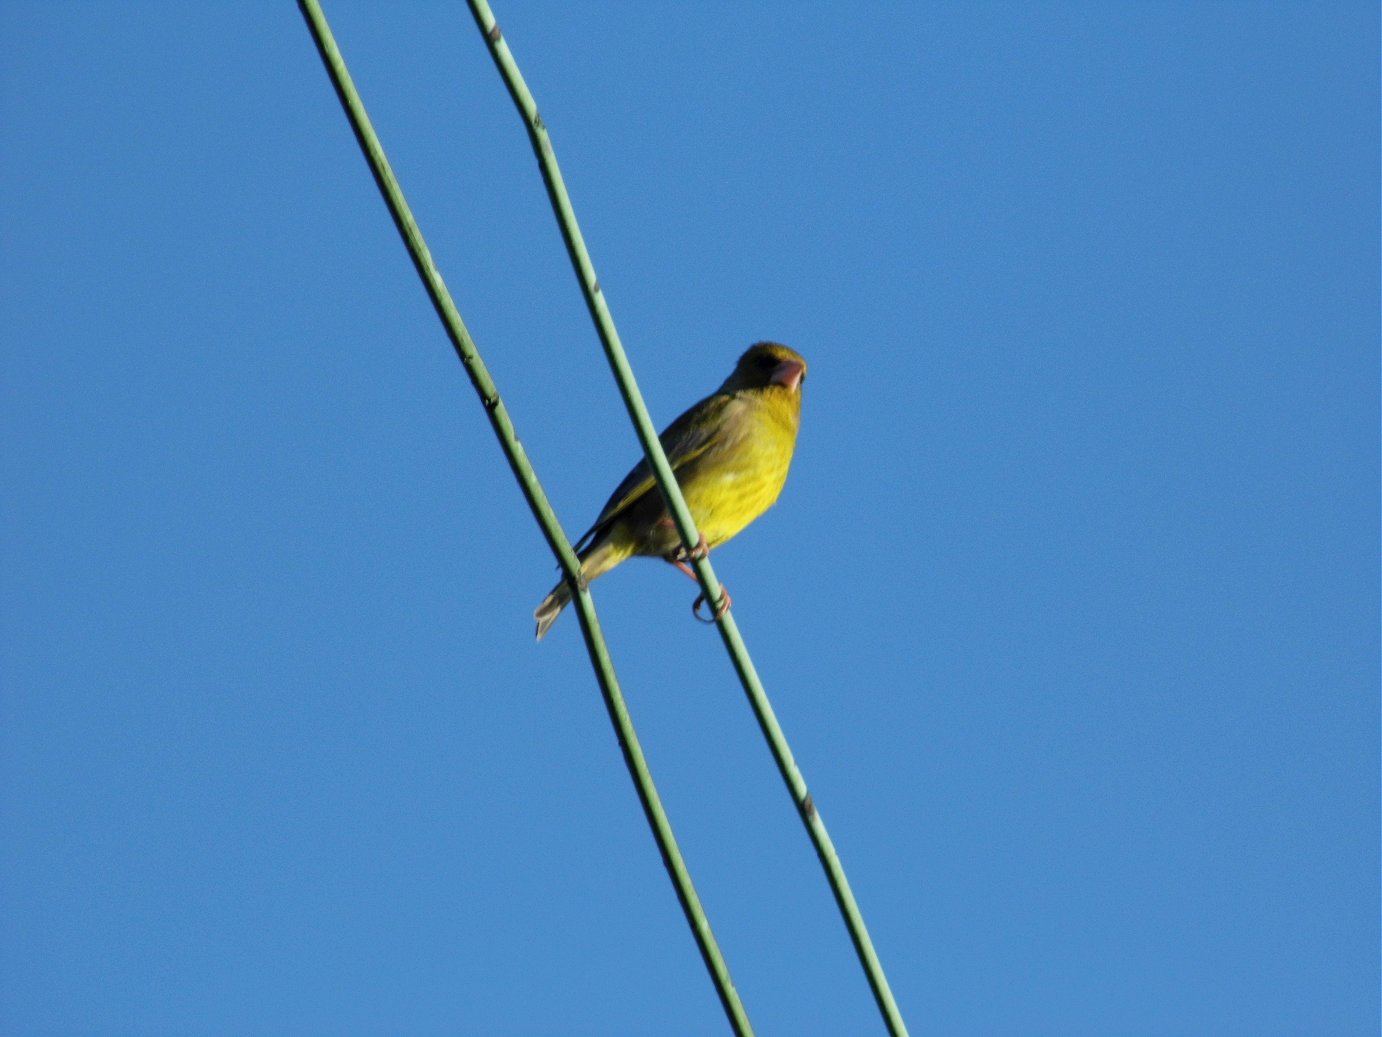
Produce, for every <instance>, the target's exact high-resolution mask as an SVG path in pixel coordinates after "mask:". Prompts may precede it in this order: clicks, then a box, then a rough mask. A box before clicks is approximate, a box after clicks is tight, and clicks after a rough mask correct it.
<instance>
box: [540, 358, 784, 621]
mask: <svg viewBox="0 0 1382 1037" xmlns="http://www.w3.org/2000/svg"><path fill="white" fill-rule="evenodd" d="M805 381H806V361H805V360H803V359H802V358H801V355H800V354H799V353H796V352H794V351H793V350H791V349H788V348H787V347H786V346H784V345H781V344H780V343H777V342H759V343H758V344H757V345H755V346H752V347H750V348H749V350H748V352H746V353H745V354H744V355H743V356H741V357H740V358H739V363H738V364H736V365H735V368H734V372H733V373H732V374H731V375H730V376H729V377H728V378H726V379H725V381H724V384H723V385H721V386H720V388H719V389H717V390H715V393H714V394H713V395H711V396H707V397H706V398H705V399H703V400H701V401H700V402H699V403H697V404H695V405H694V406H693V407H692V408H691V409H690V410H688V411H687V412H686V413H685V414H683V415H682V416H681V417H679V418H677V420H676V421H674V422H672V424H671V425H669V426H668V427H667V430H666V431H665V432H663V433H662V435H661V436H660V437H658V438H659V439H660V440H661V441H662V449H663V450H664V451H665V452H666V454H667V461H668V463H669V464H670V465H671V466H672V471H673V472H675V473H676V476H677V482H678V483H679V484H680V485H681V492H682V494H683V496H685V498H686V506H687V507H688V508H690V509H691V517H692V518H693V519H694V520H695V522H696V529H697V530H698V531H699V532H700V535H701V541H700V543H699V544H697V546H696V550H695V552H693V555H696V556H699V554H700V553H701V552H703V551H709V550H710V549H711V548H714V547H719V546H720V545H721V544H723V543H724V542H725V541H726V540H728V539H730V538H731V537H733V536H734V535H736V534H737V533H739V532H740V531H741V530H742V529H743V528H744V527H745V526H747V525H748V524H749V523H750V522H752V521H753V520H754V519H756V518H758V516H759V515H761V514H763V512H765V511H767V510H768V509H769V508H770V507H772V505H773V502H774V501H776V500H777V497H778V494H780V493H781V492H782V486H783V484H784V483H785V482H786V481H787V468H788V466H790V465H791V463H792V451H793V450H794V449H795V448H796V443H797V426H798V425H799V424H800V421H801V387H802V383H803V382H805ZM575 546H576V556H577V557H578V558H579V559H580V561H581V575H582V576H583V577H585V579H586V580H587V581H589V580H593V579H595V578H596V577H597V576H600V575H601V574H603V573H607V572H609V571H610V570H611V569H613V568H614V567H615V566H616V565H619V564H620V563H621V562H624V561H627V560H628V559H630V558H632V557H633V556H634V555H644V556H648V557H655V558H663V559H666V560H667V561H668V562H671V563H672V564H673V565H675V566H676V567H677V568H679V569H680V570H681V571H682V572H684V573H686V574H687V575H688V576H690V577H691V578H692V579H695V578H696V576H695V573H694V572H693V571H692V570H691V567H690V566H688V565H687V564H686V552H685V550H684V549H683V548H682V544H681V538H680V536H678V534H677V528H676V525H675V523H673V521H672V517H671V515H670V514H669V513H668V511H667V503H666V502H665V501H664V500H663V499H662V493H661V491H660V490H659V489H658V488H657V483H656V482H654V481H653V476H652V470H651V469H650V468H649V467H648V462H647V461H646V460H643V461H640V462H638V464H636V465H635V466H634V468H633V471H631V472H629V474H628V475H627V476H625V477H624V481H623V482H621V483H620V484H619V488H618V489H617V490H615V491H614V493H613V494H611V496H610V498H609V501H608V502H607V503H606V504H605V507H604V510H603V511H601V512H600V517H599V518H597V519H596V520H595V524H594V525H593V526H591V527H590V529H589V531H588V532H587V533H586V534H585V536H583V537H581V539H580V540H578V541H576V545H575ZM570 601H571V590H570V588H569V587H567V585H566V582H565V581H562V582H561V583H558V584H557V585H556V586H555V587H553V588H552V593H550V594H548V595H547V597H545V598H544V599H543V600H542V604H541V605H539V606H538V607H537V610H536V611H535V612H534V613H533V618H534V619H536V620H537V639H538V640H539V641H541V640H542V636H543V635H544V634H545V633H547V629H548V628H549V627H550V626H551V625H552V624H553V623H554V622H556V618H557V616H559V615H561V610H562V609H564V608H565V607H566V606H567V604H569V603H570ZM700 604H701V599H700V598H697V599H696V605H697V606H699V605H700ZM728 607H729V594H728V593H726V594H725V599H724V605H723V606H722V608H721V610H720V611H721V612H723V611H724V609H726V608H728ZM719 614H720V613H717V614H716V615H717V616H718V615H719Z"/></svg>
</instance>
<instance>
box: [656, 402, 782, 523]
mask: <svg viewBox="0 0 1382 1037" xmlns="http://www.w3.org/2000/svg"><path fill="white" fill-rule="evenodd" d="M781 395H782V397H783V398H782V399H778V398H777V396H778V394H756V395H755V396H753V397H751V398H749V399H745V400H743V401H736V404H737V405H739V406H740V407H742V413H740V414H736V415H734V419H735V420H734V421H733V422H732V423H731V426H732V427H733V428H734V432H735V434H734V435H732V436H730V437H728V439H727V441H726V442H725V443H723V444H722V445H720V446H718V447H717V448H716V449H714V450H711V451H707V453H706V455H705V456H704V457H703V458H700V459H698V460H699V462H700V463H698V464H695V465H692V466H690V470H689V471H686V472H684V473H679V474H680V482H681V486H682V492H683V494H684V495H685V497H686V504H687V507H689V508H690V509H691V516H692V518H694V519H695V521H696V528H697V529H698V530H699V531H700V532H701V533H702V534H703V535H704V536H705V541H706V543H707V544H708V545H709V546H711V547H715V546H717V545H719V544H723V543H724V542H725V541H726V540H729V539H730V538H731V537H733V536H735V535H737V534H738V533H740V532H741V531H742V530H743V529H744V527H745V526H747V525H748V524H749V523H750V522H752V521H753V520H754V519H756V518H758V516H760V515H762V514H763V512H765V511H767V510H768V509H769V508H770V507H772V505H773V503H774V502H775V501H776V500H777V498H778V495H779V494H780V493H781V492H782V487H783V485H784V484H785V483H786V482H787V470H788V468H789V467H790V466H791V463H792V453H793V451H794V449H795V447H796V439H797V424H798V417H799V414H800V397H799V396H797V395H796V394H795V393H793V394H790V398H789V397H788V394H785V393H784V394H781Z"/></svg>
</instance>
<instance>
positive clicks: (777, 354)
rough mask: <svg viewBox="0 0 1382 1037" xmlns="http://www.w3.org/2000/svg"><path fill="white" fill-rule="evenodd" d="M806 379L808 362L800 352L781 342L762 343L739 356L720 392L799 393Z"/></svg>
mask: <svg viewBox="0 0 1382 1037" xmlns="http://www.w3.org/2000/svg"><path fill="white" fill-rule="evenodd" d="M805 381H806V361H805V360H803V359H802V356H801V354H800V353H798V352H797V351H796V350H793V349H788V348H787V347H786V346H784V345H783V344H782V343H780V342H759V343H757V344H756V345H753V346H750V347H749V349H748V351H747V352H746V353H745V354H744V355H743V356H741V357H740V358H739V363H738V364H736V365H735V367H734V373H733V374H731V375H730V376H729V377H728V378H726V379H725V384H724V385H722V386H720V391H721V392H740V391H742V390H745V389H779V390H782V391H784V392H787V393H790V394H792V395H794V396H796V395H799V394H800V393H801V386H802V383H803V382H805Z"/></svg>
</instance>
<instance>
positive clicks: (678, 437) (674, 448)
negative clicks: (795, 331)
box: [576, 394, 734, 551]
mask: <svg viewBox="0 0 1382 1037" xmlns="http://www.w3.org/2000/svg"><path fill="white" fill-rule="evenodd" d="M733 399H734V397H733V396H730V395H728V394H716V395H714V396H707V397H706V398H705V399H703V400H701V401H700V402H699V403H697V404H695V405H693V406H692V407H691V408H690V409H689V410H687V411H686V413H684V414H682V415H681V417H679V418H677V420H676V421H674V422H672V423H671V424H670V425H668V426H667V428H666V429H665V430H664V431H663V433H662V435H660V436H658V440H659V442H661V443H662V450H663V453H665V454H666V455H667V462H668V464H670V465H671V466H672V471H674V472H676V471H679V470H680V469H681V468H683V467H684V466H686V465H687V464H689V463H691V462H692V461H694V460H695V459H696V458H698V457H700V456H701V455H702V454H704V453H705V452H706V451H707V450H709V449H710V448H711V447H713V446H714V445H715V443H716V441H717V440H718V439H719V438H720V437H721V435H722V434H723V432H724V427H725V421H724V416H725V409H726V408H727V407H729V405H730V403H731V402H732V401H733ZM650 491H651V492H654V493H656V492H657V490H656V484H655V482H654V480H653V473H652V469H651V468H650V467H649V466H648V459H647V458H646V457H645V458H644V459H643V460H642V461H639V462H638V464H636V465H634V466H633V470H632V471H631V472H629V474H628V475H626V476H624V481H623V482H621V483H620V484H619V486H618V488H617V489H615V491H614V492H613V493H612V494H610V498H609V500H608V501H606V502H605V506H604V508H603V509H602V510H601V512H600V517H599V518H597V519H596V520H595V524H594V525H593V526H591V527H590V529H588V530H587V531H586V533H585V535H584V536H583V537H581V539H580V540H578V541H577V542H576V550H578V551H579V550H580V549H581V548H582V547H584V546H585V545H586V544H587V543H589V542H590V540H591V539H592V538H593V537H594V536H595V534H596V533H597V532H599V531H600V529H602V528H603V527H606V526H608V525H609V524H610V522H611V521H613V520H614V519H616V518H618V517H619V516H620V515H621V514H623V512H624V511H626V510H627V509H628V508H630V507H631V506H632V505H633V504H634V503H636V502H637V501H638V500H639V499H641V498H642V496H643V495H644V494H645V493H648V492H650Z"/></svg>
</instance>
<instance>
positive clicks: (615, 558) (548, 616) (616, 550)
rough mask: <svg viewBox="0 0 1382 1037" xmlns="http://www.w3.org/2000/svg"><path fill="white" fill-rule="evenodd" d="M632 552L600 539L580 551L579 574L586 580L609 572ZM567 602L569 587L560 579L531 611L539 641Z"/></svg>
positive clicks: (569, 600) (569, 596) (568, 599)
mask: <svg viewBox="0 0 1382 1037" xmlns="http://www.w3.org/2000/svg"><path fill="white" fill-rule="evenodd" d="M632 553H633V551H632V550H631V549H630V548H628V547H623V548H620V547H616V546H615V545H614V543H613V542H612V541H611V540H609V539H605V540H601V541H599V542H598V543H595V544H592V545H591V546H589V547H587V548H586V549H585V550H584V551H582V552H581V553H580V556H579V557H580V559H581V575H582V576H584V577H585V578H586V580H593V579H595V577H597V576H599V575H600V574H601V573H607V572H609V571H610V570H611V569H613V568H614V567H615V566H616V565H618V564H619V563H620V562H622V561H624V560H625V559H627V558H628V557H629V555H631V554H632ZM569 604H571V588H570V587H569V586H568V585H567V583H566V581H565V580H562V581H561V582H560V583H558V584H557V585H556V586H555V587H553V588H552V592H551V593H550V594H548V595H547V597H545V598H543V599H542V604H541V605H539V606H538V607H537V608H536V609H535V610H534V611H533V619H535V620H537V639H538V640H539V641H541V640H542V638H543V636H544V635H546V633H547V631H548V630H549V629H551V626H552V624H553V623H555V622H556V621H557V617H558V616H560V615H561V612H562V609H564V608H566V606H567V605H569Z"/></svg>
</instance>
